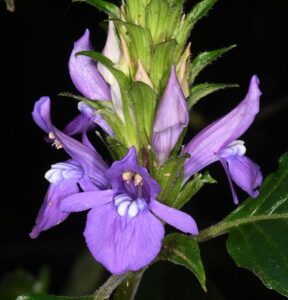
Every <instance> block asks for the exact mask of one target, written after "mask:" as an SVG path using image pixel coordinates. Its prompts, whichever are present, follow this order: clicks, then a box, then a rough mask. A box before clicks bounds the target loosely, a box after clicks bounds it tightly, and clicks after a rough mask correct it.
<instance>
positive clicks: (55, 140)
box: [48, 132, 63, 150]
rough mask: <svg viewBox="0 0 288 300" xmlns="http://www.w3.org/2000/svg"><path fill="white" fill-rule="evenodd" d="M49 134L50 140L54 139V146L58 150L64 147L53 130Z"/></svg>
mask: <svg viewBox="0 0 288 300" xmlns="http://www.w3.org/2000/svg"><path fill="white" fill-rule="evenodd" d="M48 136H49V139H50V140H53V144H52V146H54V147H55V148H56V149H57V150H59V149H62V148H63V146H62V144H61V143H60V142H59V141H58V140H57V139H56V137H55V135H54V133H53V132H49V134H48Z"/></svg>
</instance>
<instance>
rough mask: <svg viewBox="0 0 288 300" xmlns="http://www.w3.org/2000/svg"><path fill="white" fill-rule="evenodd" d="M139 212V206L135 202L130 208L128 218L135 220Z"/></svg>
mask: <svg viewBox="0 0 288 300" xmlns="http://www.w3.org/2000/svg"><path fill="white" fill-rule="evenodd" d="M138 212H139V208H138V205H137V203H136V201H133V202H132V203H131V204H130V206H129V209H128V216H129V217H130V218H134V217H136V216H137V215H138Z"/></svg>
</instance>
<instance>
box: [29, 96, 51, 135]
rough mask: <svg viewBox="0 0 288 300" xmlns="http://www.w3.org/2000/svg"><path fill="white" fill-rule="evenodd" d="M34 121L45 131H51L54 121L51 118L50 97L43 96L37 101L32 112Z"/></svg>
mask: <svg viewBox="0 0 288 300" xmlns="http://www.w3.org/2000/svg"><path fill="white" fill-rule="evenodd" d="M32 117H33V120H34V122H35V123H36V124H37V125H38V126H39V127H40V128H41V129H42V130H43V131H45V132H47V133H48V132H50V131H51V128H52V123H51V119H50V98H49V97H47V96H44V97H41V98H40V99H39V100H38V101H36V103H35V105H34V109H33V112H32Z"/></svg>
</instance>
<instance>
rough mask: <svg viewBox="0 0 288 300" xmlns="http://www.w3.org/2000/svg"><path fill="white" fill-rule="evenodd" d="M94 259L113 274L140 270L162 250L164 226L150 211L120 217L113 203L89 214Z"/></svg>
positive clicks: (89, 240)
mask: <svg viewBox="0 0 288 300" xmlns="http://www.w3.org/2000/svg"><path fill="white" fill-rule="evenodd" d="M84 236H85V238H86V242H87V245H88V247H89V249H90V251H91V253H92V255H93V256H94V258H95V259H96V260H97V261H98V262H100V263H101V264H103V265H104V266H105V267H106V268H107V269H108V270H109V271H110V272H111V273H113V274H123V273H126V272H129V271H137V270H139V269H141V268H143V267H145V266H146V265H148V264H149V263H150V262H151V261H152V260H153V259H154V258H155V257H156V255H157V254H158V253H159V251H160V249H161V241H162V239H163V237H164V226H163V225H162V224H161V222H160V221H159V220H158V219H157V218H156V217H154V216H153V215H152V214H151V213H150V212H149V211H148V210H143V211H142V212H141V213H140V214H139V215H138V216H137V217H135V218H132V219H130V220H129V219H127V218H125V217H120V216H119V215H118V213H117V210H116V207H115V205H114V204H113V203H109V204H106V205H103V206H99V207H97V208H95V209H92V210H91V211H90V212H89V213H88V219H87V224H86V229H85V231H84Z"/></svg>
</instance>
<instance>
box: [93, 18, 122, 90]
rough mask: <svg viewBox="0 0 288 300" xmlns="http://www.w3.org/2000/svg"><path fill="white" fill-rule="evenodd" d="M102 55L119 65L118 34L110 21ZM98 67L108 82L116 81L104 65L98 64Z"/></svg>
mask: <svg viewBox="0 0 288 300" xmlns="http://www.w3.org/2000/svg"><path fill="white" fill-rule="evenodd" d="M102 54H103V55H105V56H106V57H107V58H109V59H110V60H111V61H112V62H113V63H114V64H118V63H119V60H120V55H121V52H120V47H119V40H118V38H117V34H116V29H115V26H114V23H113V22H112V21H109V25H108V35H107V40H106V44H105V46H104V49H103V51H102ZM97 67H98V70H99V73H100V74H101V75H102V76H103V78H104V79H105V80H106V82H108V83H109V84H111V83H112V82H113V81H114V80H115V78H114V76H113V75H112V73H111V72H110V71H109V70H108V69H107V68H106V67H105V66H104V65H102V64H101V63H98V64H97Z"/></svg>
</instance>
